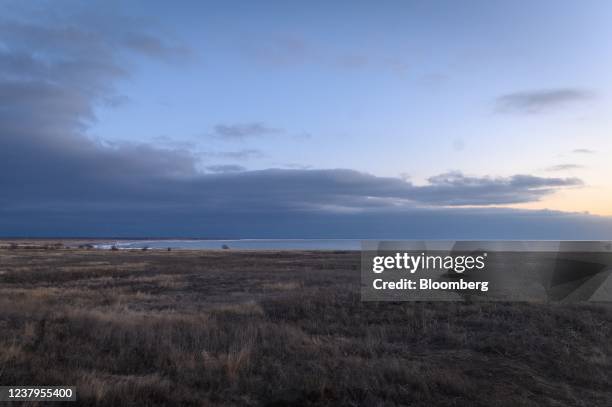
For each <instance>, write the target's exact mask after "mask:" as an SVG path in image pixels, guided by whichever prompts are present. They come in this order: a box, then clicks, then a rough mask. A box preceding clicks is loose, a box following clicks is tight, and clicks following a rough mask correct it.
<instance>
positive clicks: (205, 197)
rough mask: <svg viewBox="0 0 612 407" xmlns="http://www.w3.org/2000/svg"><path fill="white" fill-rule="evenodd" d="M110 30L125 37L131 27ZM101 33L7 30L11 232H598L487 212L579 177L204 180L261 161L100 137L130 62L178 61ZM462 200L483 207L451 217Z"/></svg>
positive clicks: (234, 132) (351, 174) (3, 89)
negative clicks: (94, 126) (107, 106)
mask: <svg viewBox="0 0 612 407" xmlns="http://www.w3.org/2000/svg"><path fill="white" fill-rule="evenodd" d="M112 26H113V27H119V30H120V31H121V27H122V25H121V24H113V25H112ZM105 27H106V25H101V26H98V25H96V24H94V23H91V22H89V21H88V22H87V23H84V22H83V21H80V20H67V21H63V20H61V21H59V22H58V20H53V23H52V24H51V23H48V22H47V21H46V20H45V21H38V20H36V19H29V20H28V22H27V23H23V22H17V23H15V22H6V21H4V22H2V23H0V34H1V38H2V42H3V44H4V46H3V47H2V48H1V50H0V141H1V145H2V148H0V185H2V194H1V195H0V233H2V234H3V235H22V236H23V235H30V236H41V235H73V236H74V235H98V236H99V235H106V236H109V235H123V236H126V235H132V236H134V235H148V236H153V235H159V234H162V235H166V236H167V235H183V236H186V235H199V236H203V235H206V236H208V237H211V236H213V235H217V236H219V235H221V234H234V235H240V236H246V235H250V236H252V237H262V236H272V235H274V236H277V237H287V236H301V237H305V236H311V237H322V236H326V235H327V236H339V235H343V236H345V237H351V236H352V237H357V236H363V237H367V236H370V237H371V236H374V235H385V236H390V235H391V234H392V233H393V234H401V233H403V236H407V235H409V234H413V235H420V236H422V237H426V236H427V235H428V234H432V235H437V236H440V235H444V236H446V237H448V238H450V237H453V234H454V236H458V235H460V234H461V233H464V232H466V231H469V232H470V233H476V232H478V231H485V232H483V234H485V235H486V234H491V233H493V234H495V233H497V236H498V237H499V236H502V235H504V233H505V235H510V234H512V233H518V232H516V231H517V230H518V231H525V230H531V231H532V232H534V231H536V232H537V233H542V231H543V230H544V231H549V232H550V233H551V234H554V233H561V232H562V231H564V230H575V229H576V228H575V225H576V224H578V223H579V222H582V223H583V224H589V225H591V223H589V222H590V219H592V218H589V217H584V216H583V217H574V218H572V219H573V220H571V221H566V220H564V219H568V218H567V216H568V215H564V214H555V215H549V214H546V213H538V214H533V213H531V212H521V211H510V210H506V211H501V210H497V211H496V210H492V209H489V208H488V206H490V205H498V204H508V203H518V202H529V201H533V200H537V199H540V198H541V197H543V196H546V195H547V194H550V193H553V192H554V191H556V190H558V189H560V188H566V187H574V186H579V185H580V181H579V180H577V179H575V178H543V177H533V176H528V175H515V176H513V177H506V178H495V177H469V176H465V175H463V174H461V173H458V172H453V173H447V174H441V175H438V176H435V177H431V178H430V179H429V181H428V182H427V183H426V184H424V185H415V184H412V183H410V182H406V181H405V180H403V179H400V178H394V177H378V176H375V175H371V174H366V173H362V172H359V171H355V170H350V169H321V170H312V169H268V170H258V171H246V170H244V168H242V167H241V166H239V165H237V164H228V165H221V164H215V165H212V164H211V165H208V168H206V167H204V168H205V169H206V170H208V171H209V172H208V173H203V172H202V171H200V170H199V169H200V168H201V167H202V161H203V160H204V161H205V160H213V159H214V160H220V159H221V160H236V161H239V160H246V159H249V158H255V157H261V156H262V153H261V151H259V150H255V149H243V150H237V151H218V152H203V153H195V152H193V151H192V150H190V149H189V148H179V147H178V146H173V145H171V144H167V147H166V148H162V147H160V146H159V145H157V146H154V145H150V144H145V143H126V142H108V141H105V140H103V139H102V140H93V139H91V138H90V137H88V136H87V129H88V127H89V125H90V124H91V123H92V122H93V121H95V120H96V114H95V112H96V106H97V104H99V103H103V102H104V101H105V100H108V98H110V97H113V96H114V95H116V92H115V91H114V84H115V81H116V80H118V79H119V78H124V77H126V76H129V75H130V71H129V69H128V67H127V66H126V65H124V63H123V58H122V56H123V55H125V54H126V53H127V54H129V53H132V52H137V53H139V54H141V55H148V56H150V57H154V58H157V59H164V58H167V57H168V56H169V55H172V53H173V52H174V51H169V50H168V49H167V48H165V46H159V44H167V42H166V41H165V40H163V39H161V38H160V39H159V42H157V41H152V42H150V43H148V44H146V42H140V43H138V42H136V43H138V44H136V43H131V44H127V43H126V42H125V41H124V39H125V35H126V33H124V32H111V31H109V30H108V29H106V28H105ZM130 27H131V28H130V31H129V32H130V33H134V32H135V28H134V27H133V26H130ZM143 35H149V34H148V31H143ZM141 39H142V38H141ZM156 44H157V45H156ZM160 47H161V48H160ZM168 52H169V54H168ZM62 73H63V74H62ZM217 130H218V131H219V133H220V134H224V135H225V136H226V137H230V138H231V137H234V138H241V137H251V136H256V135H265V134H269V133H270V131H271V128H268V127H267V126H265V125H263V124H261V123H254V124H253V123H251V124H247V125H242V126H240V125H239V126H225V127H222V128H219V129H217ZM460 205H478V206H482V207H486V208H480V209H479V211H475V210H472V209H466V208H462V209H459V208H449V207H452V206H460ZM517 219H518V220H517ZM533 219H535V221H534V220H533ZM517 224H521V225H523V226H516V225H517ZM449 225H450V226H449ZM559 225H566V226H563V227H564V228H565V229H563V228H561V226H559ZM592 225H593V226H589V228H591V229H588V230H590V231H592V232H593V233H599V231H600V228H602V227H603V226H601V225H606V222H599V223H592ZM560 228H561V229H560ZM606 230H608V231H609V230H612V228H609V227H608V229H606ZM402 231H403V232H402ZM585 233H587V232H585Z"/></svg>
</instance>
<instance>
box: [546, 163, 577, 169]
mask: <svg viewBox="0 0 612 407" xmlns="http://www.w3.org/2000/svg"><path fill="white" fill-rule="evenodd" d="M581 168H584V165H580V164H559V165H553V166H551V167H548V168H546V171H567V170H578V169H581Z"/></svg>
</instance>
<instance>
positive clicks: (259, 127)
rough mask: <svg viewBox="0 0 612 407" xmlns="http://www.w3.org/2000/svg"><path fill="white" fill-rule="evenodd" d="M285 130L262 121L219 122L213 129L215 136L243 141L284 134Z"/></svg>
mask: <svg viewBox="0 0 612 407" xmlns="http://www.w3.org/2000/svg"><path fill="white" fill-rule="evenodd" d="M282 133H284V130H282V129H278V128H274V127H269V126H266V125H265V124H264V123H261V122H253V123H238V124H218V125H216V126H215V127H214V129H213V136H215V137H219V138H222V139H224V140H239V141H243V140H245V139H247V138H252V137H262V136H270V135H276V134H282Z"/></svg>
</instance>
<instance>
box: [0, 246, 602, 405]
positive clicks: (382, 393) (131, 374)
mask: <svg viewBox="0 0 612 407" xmlns="http://www.w3.org/2000/svg"><path fill="white" fill-rule="evenodd" d="M358 266H359V255H358V254H357V253H341V252H338V253H316V252H294V253H288V252H282V253H274V252H235V251H216V252H215V251H211V252H181V251H172V252H153V251H148V252H141V251H137V252H122V251H119V252H110V251H109V252H100V251H94V250H69V249H61V250H59V249H58V250H55V251H53V250H48V249H35V248H29V249H25V248H22V249H20V248H12V249H11V248H6V249H0V268H1V269H2V272H3V273H2V274H0V383H2V384H5V385H9V384H31V385H62V384H63V385H76V386H77V389H78V396H79V404H81V405H98V406H122V405H125V406H127V405H160V406H161V405H193V406H201V405H226V406H251V405H267V406H289V405H295V406H298V405H329V406H336V405H368V406H377V405H412V406H432V405H437V406H465V405H473V406H489V405H496V406H540V405H551V406H610V405H612V341H610V338H611V337H612V324H611V323H612V312H611V311H610V310H609V309H608V308H604V307H598V306H591V305H574V306H560V305H545V304H539V305H538V304H506V303H488V304H477V303H363V302H361V301H360V298H359V293H358V289H359V272H358Z"/></svg>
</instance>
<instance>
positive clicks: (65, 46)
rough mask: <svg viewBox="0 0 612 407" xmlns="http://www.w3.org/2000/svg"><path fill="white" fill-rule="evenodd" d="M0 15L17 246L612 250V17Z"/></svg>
mask: <svg viewBox="0 0 612 407" xmlns="http://www.w3.org/2000/svg"><path fill="white" fill-rule="evenodd" d="M0 7H1V8H2V12H1V13H0V143H1V144H0V147H1V148H0V189H1V191H2V192H1V194H0V236H184V237H251V238H257V237H277V238H283V237H292V238H296V237H338V238H386V237H388V238H445V239H454V238H497V239H502V238H513V239H529V238H534V239H612V179H610V177H609V174H611V173H612V163H611V162H610V160H609V159H608V157H609V156H610V154H611V153H612V142H611V141H610V140H612V138H611V137H610V134H609V133H610V130H611V129H612V115H610V114H608V112H609V111H610V108H612V101H611V100H610V95H611V94H612V74H611V72H612V43H611V42H610V41H608V39H609V38H612V25H610V24H609V21H612V4H610V3H609V2H608V1H603V0H602V1H593V0H588V1H584V2H558V1H538V2H533V3H531V4H529V5H528V6H527V5H526V4H524V3H521V2H514V1H495V2H491V1H478V0H474V1H401V2H400V1H397V2H395V1H381V2H365V1H363V2H362V1H350V2H349V1H346V2H345V1H335V2H323V1H311V2H293V1H261V2H249V1H218V2H217V1H197V2H196V1H193V2H190V1H182V2H180V3H179V4H177V3H171V2H155V1H127V2H125V1H123V2H118V1H117V2H115V1H104V2H74V1H47V2H19V1H0Z"/></svg>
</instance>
